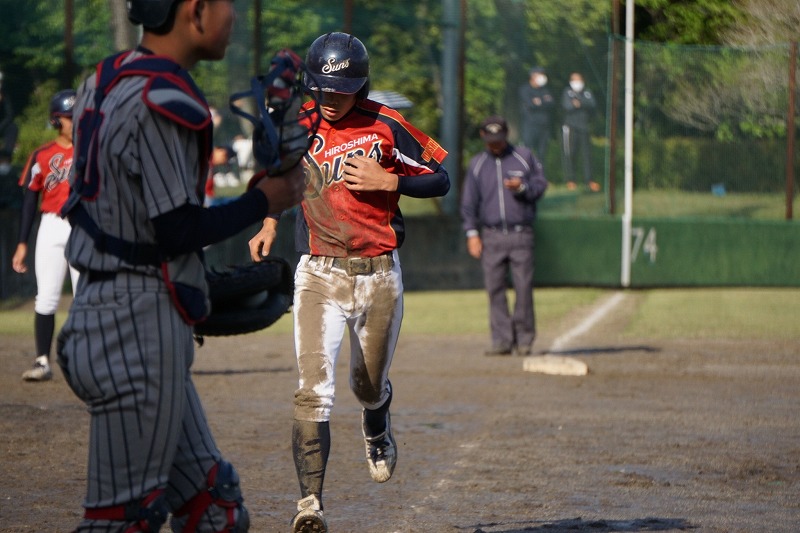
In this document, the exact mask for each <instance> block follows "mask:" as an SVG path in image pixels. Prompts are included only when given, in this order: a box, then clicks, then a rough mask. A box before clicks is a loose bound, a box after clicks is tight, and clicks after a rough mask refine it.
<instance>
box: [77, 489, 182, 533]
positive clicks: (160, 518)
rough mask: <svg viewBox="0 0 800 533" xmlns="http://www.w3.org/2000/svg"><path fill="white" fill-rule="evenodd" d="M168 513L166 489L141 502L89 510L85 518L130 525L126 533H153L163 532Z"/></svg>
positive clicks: (150, 495) (156, 491)
mask: <svg viewBox="0 0 800 533" xmlns="http://www.w3.org/2000/svg"><path fill="white" fill-rule="evenodd" d="M168 512H169V508H168V507H167V502H166V500H165V498H164V489H157V490H154V491H153V492H151V493H150V494H148V495H147V496H145V497H144V498H142V499H141V500H138V501H133V502H130V503H127V504H122V505H112V506H111V507H95V508H87V509H86V512H85V513H84V515H83V517H84V519H86V520H108V521H112V522H124V523H129V524H130V526H129V527H128V528H127V529H126V530H125V533H151V532H156V531H160V530H161V526H162V525H163V524H164V522H166V521H167V514H168Z"/></svg>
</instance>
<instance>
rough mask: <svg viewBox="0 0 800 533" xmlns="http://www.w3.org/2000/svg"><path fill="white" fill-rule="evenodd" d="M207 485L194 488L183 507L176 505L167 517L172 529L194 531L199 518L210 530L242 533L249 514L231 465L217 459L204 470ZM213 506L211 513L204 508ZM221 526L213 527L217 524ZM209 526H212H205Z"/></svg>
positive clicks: (247, 528) (217, 532) (247, 525)
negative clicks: (204, 487)
mask: <svg viewBox="0 0 800 533" xmlns="http://www.w3.org/2000/svg"><path fill="white" fill-rule="evenodd" d="M207 483H208V489H207V490H203V491H200V492H198V493H197V494H196V495H195V496H194V497H193V498H192V499H191V500H189V501H188V502H186V503H185V504H184V505H183V507H181V508H180V509H178V510H177V511H176V512H175V513H174V514H173V517H172V520H171V521H170V526H171V527H172V530H173V531H179V532H182V533H195V532H196V531H198V526H199V525H200V521H201V519H203V517H204V515H207V518H206V520H207V521H210V523H211V525H207V524H205V523H204V524H203V525H204V526H206V529H202V531H214V533H246V532H247V531H248V530H249V529H250V515H249V514H248V513H247V508H246V507H245V506H244V505H243V503H242V502H243V498H242V491H241V488H240V486H239V474H238V473H237V472H236V469H234V468H233V465H232V464H230V463H229V462H227V461H220V462H219V463H217V464H215V465H214V466H213V467H212V468H211V470H209V472H208V482H207ZM212 506H214V507H216V509H215V510H214V511H215V512H214V514H211V513H208V512H207V511H209V510H210V508H211V507H212ZM220 524H222V525H221V527H222V529H216V528H218V527H220ZM208 527H213V528H214V529H213V530H209V529H207V528H208Z"/></svg>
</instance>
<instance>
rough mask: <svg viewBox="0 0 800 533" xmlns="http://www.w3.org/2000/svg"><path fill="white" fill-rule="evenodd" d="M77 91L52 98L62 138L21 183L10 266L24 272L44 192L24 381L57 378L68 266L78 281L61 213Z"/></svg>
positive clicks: (38, 154) (53, 119)
mask: <svg viewBox="0 0 800 533" xmlns="http://www.w3.org/2000/svg"><path fill="white" fill-rule="evenodd" d="M74 104H75V91H73V90H72V89H65V90H63V91H59V92H58V93H56V94H55V96H53V99H52V100H51V101H50V124H51V125H52V126H53V127H54V128H56V129H57V130H58V137H57V138H56V139H55V140H54V141H51V142H48V143H46V144H44V145H42V146H40V147H39V148H37V149H36V150H35V151H34V152H33V153H32V154H31V156H30V158H29V159H28V162H27V164H26V165H25V170H23V172H22V175H21V176H20V180H19V184H20V186H22V187H25V195H24V198H23V201H22V211H21V216H20V218H21V220H20V230H19V242H18V244H17V249H16V251H15V252H14V257H13V259H12V267H13V268H14V270H15V271H16V272H19V273H20V274H22V273H25V272H27V271H28V266H27V264H26V263H25V258H26V256H27V255H28V238H29V237H30V233H31V228H32V227H33V222H34V219H35V218H36V208H37V205H38V204H39V196H40V195H41V199H42V201H41V211H42V218H41V221H40V222H39V231H38V232H37V233H36V250H35V257H34V268H35V270H36V303H35V305H34V311H35V313H36V315H35V320H34V328H33V329H34V335H35V338H36V360H35V362H34V365H33V368H31V369H29V370H26V371H25V373H24V374H22V379H24V380H25V381H46V380H49V379H50V378H52V377H53V372H52V370H51V369H50V350H51V346H52V343H53V333H54V331H55V315H56V310H57V309H58V302H59V300H60V298H61V291H62V288H63V287H64V278H65V277H66V275H67V270H68V269H69V272H70V278H71V281H72V290H73V292H74V291H75V287H76V285H77V283H78V271H77V270H75V269H74V268H71V267H68V265H67V259H66V257H65V255H64V247H65V245H66V243H67V239H68V237H69V233H70V225H69V222H67V221H66V220H64V219H63V218H61V216H60V214H59V213H60V211H61V207H62V206H63V205H64V202H65V201H66V200H67V197H68V196H69V181H68V177H69V171H70V167H71V166H72V106H73V105H74Z"/></svg>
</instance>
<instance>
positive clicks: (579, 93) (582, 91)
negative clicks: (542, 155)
mask: <svg viewBox="0 0 800 533" xmlns="http://www.w3.org/2000/svg"><path fill="white" fill-rule="evenodd" d="M561 107H562V109H563V111H564V123H563V125H562V126H561V153H562V156H563V158H562V159H563V165H564V179H565V181H566V182H567V188H568V189H570V190H573V189H575V188H576V187H577V185H576V184H575V166H576V164H577V162H578V152H580V156H581V161H582V163H583V180H584V183H585V184H586V186H587V187H588V188H589V190H591V191H594V192H597V191H599V190H600V184H599V183H597V182H595V181H594V180H592V160H591V141H590V136H589V121H590V119H591V115H592V113H593V112H594V109H595V107H597V104H596V102H595V99H594V96H593V95H592V93H591V91H589V90H588V89H587V88H586V83H585V81H584V79H583V75H582V74H581V73H580V72H573V73H572V74H571V75H570V77H569V86H568V87H566V88H565V89H564V93H563V94H562V96H561Z"/></svg>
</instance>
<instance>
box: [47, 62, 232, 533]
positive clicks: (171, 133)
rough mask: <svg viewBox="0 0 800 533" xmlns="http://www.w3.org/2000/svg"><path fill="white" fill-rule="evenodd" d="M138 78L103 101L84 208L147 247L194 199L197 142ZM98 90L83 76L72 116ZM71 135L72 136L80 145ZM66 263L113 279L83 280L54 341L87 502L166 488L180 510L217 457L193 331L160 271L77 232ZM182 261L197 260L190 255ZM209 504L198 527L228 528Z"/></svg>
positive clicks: (99, 524) (89, 524) (97, 527)
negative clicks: (85, 441)
mask: <svg viewBox="0 0 800 533" xmlns="http://www.w3.org/2000/svg"><path fill="white" fill-rule="evenodd" d="M132 57H135V56H132ZM145 82H146V79H145V78H143V77H139V76H133V77H126V78H123V79H122V80H121V81H119V82H118V83H117V85H116V86H115V87H114V89H113V90H112V91H111V92H110V93H109V94H108V96H107V97H106V98H105V100H104V102H103V105H102V108H101V110H102V111H103V112H104V114H105V118H104V121H103V123H102V126H101V128H100V131H99V147H98V154H97V156H96V159H97V161H98V164H99V169H100V174H101V176H102V179H101V183H100V192H99V194H98V195H97V198H96V199H94V200H93V201H84V202H83V204H84V206H85V208H86V210H87V212H88V213H89V216H90V217H91V218H92V219H93V220H94V221H95V222H96V223H97V224H98V226H99V227H100V228H101V229H102V230H103V231H105V232H106V233H108V234H110V235H114V236H118V237H121V238H123V239H125V240H128V241H132V242H137V243H153V242H155V232H154V229H153V226H152V224H151V222H150V220H151V219H152V218H153V217H156V216H158V215H161V214H164V213H166V212H168V211H171V210H173V209H175V208H176V207H179V206H181V205H183V204H186V203H189V204H196V205H201V202H202V198H200V197H199V196H198V192H197V184H198V179H199V178H198V175H199V172H200V170H201V168H202V166H201V164H200V161H199V157H200V148H199V147H198V142H197V137H196V135H197V134H196V133H195V132H192V131H190V130H189V129H187V128H183V127H181V126H179V125H178V124H176V123H174V122H171V121H169V120H167V119H166V118H164V117H163V116H161V115H159V114H157V113H155V112H153V111H152V110H150V109H149V108H148V107H147V106H146V105H145V104H144V102H143V100H142V89H143V86H144V84H145ZM94 86H95V77H94V76H91V77H90V78H89V79H88V80H87V81H86V82H85V83H84V85H83V86H82V87H81V89H80V90H79V91H78V99H77V102H76V105H75V108H74V113H75V117H76V120H77V119H78V117H81V116H82V114H83V112H84V109H85V108H87V106H91V105H92V102H93V93H94ZM79 135H80V131H79V129H77V130H76V139H75V145H76V146H79V144H78V137H79ZM67 257H68V259H69V262H70V264H72V265H74V266H76V267H77V268H78V269H79V270H82V271H86V270H92V271H103V272H117V274H116V275H115V276H114V277H113V278H111V279H109V277H102V276H97V278H96V279H95V280H94V281H93V280H92V276H81V280H80V282H79V285H78V289H77V294H76V296H75V299H74V302H73V305H72V307H71V309H70V313H69V316H68V319H67V321H66V323H65V325H64V327H63V329H62V331H61V334H60V336H59V350H58V356H59V364H60V365H61V367H62V369H63V371H64V375H65V377H66V379H67V382H68V383H69V385H70V387H71V388H72V390H73V391H74V392H75V394H76V395H77V396H78V397H80V398H81V399H82V400H83V401H84V402H86V404H87V406H88V409H89V413H90V415H91V428H90V439H89V463H88V486H87V493H86V499H85V502H84V506H85V507H87V508H89V509H91V508H99V507H109V506H116V505H120V504H125V503H127V502H131V501H136V500H139V499H141V498H142V497H143V496H145V495H147V494H148V493H150V492H151V491H153V490H155V489H166V498H167V502H168V503H169V505H170V507H171V508H172V509H178V508H180V507H181V506H182V505H183V504H184V503H185V502H186V501H187V500H189V499H190V498H192V497H193V496H194V495H195V494H196V493H197V492H198V491H200V490H204V489H205V488H206V476H207V473H208V471H209V469H210V468H211V467H212V466H213V465H214V464H215V463H216V462H218V461H219V460H220V459H221V456H220V452H219V450H218V448H217V446H216V444H215V442H214V439H213V437H212V435H211V432H210V430H209V428H208V424H207V421H206V417H205V414H204V412H203V409H202V407H201V404H200V401H199V398H198V396H197V393H196V391H195V388H194V385H193V383H192V379H191V374H190V367H191V365H192V361H193V357H194V344H193V338H192V329H191V326H189V325H188V324H187V323H185V322H184V321H183V320H182V318H181V316H180V315H179V313H178V311H177V310H176V308H175V306H174V305H173V304H172V302H171V300H170V295H169V293H168V290H167V287H166V285H165V283H164V281H163V279H162V276H161V273H160V271H159V269H158V268H157V267H155V266H133V265H129V264H126V263H125V262H124V261H123V260H122V259H120V258H118V257H115V256H113V255H109V254H103V253H100V252H99V251H97V250H96V249H95V247H94V242H93V240H92V238H91V237H90V236H89V235H88V234H87V233H86V232H85V231H84V230H83V229H82V228H81V227H80V226H75V227H74V229H73V231H72V234H71V236H70V239H69V242H68V245H67ZM183 259H185V260H186V262H187V264H190V265H191V264H192V261H196V257H195V256H194V255H193V254H192V255H191V256H187V257H186V258H183ZM201 266H202V265H201ZM197 275H202V274H200V273H198V274H197ZM198 281H199V282H200V281H201V280H198ZM215 507H216V506H212V507H211V508H210V509H211V511H212V512H211V513H207V515H206V516H205V517H204V519H203V523H204V524H206V525H210V523H214V524H216V525H215V529H214V531H216V530H217V529H218V528H221V527H222V526H223V525H224V522H218V519H222V518H223V517H221V516H220V517H216V516H214V513H215V511H216V509H215ZM113 525H114V526H115V527H117V528H119V523H114V524H113ZM118 530H119V531H124V527H123V528H122V529H114V528H112V524H111V523H109V522H107V521H102V520H99V521H98V520H94V521H92V520H88V519H85V520H84V521H83V522H82V523H81V526H80V527H79V529H78V531H92V532H100V531H118ZM203 530H204V531H205V530H206V529H203Z"/></svg>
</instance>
